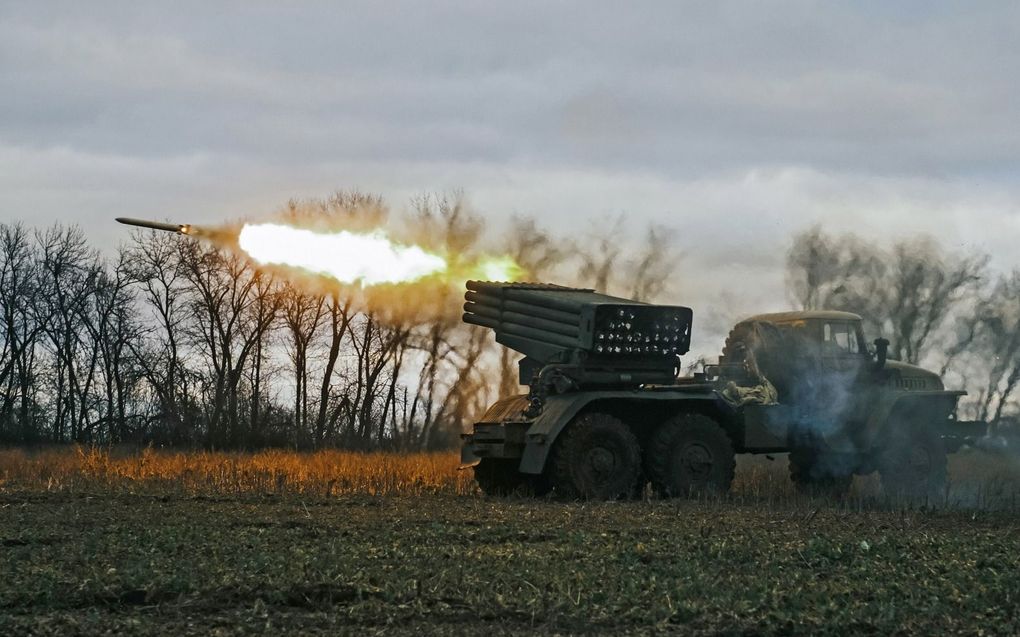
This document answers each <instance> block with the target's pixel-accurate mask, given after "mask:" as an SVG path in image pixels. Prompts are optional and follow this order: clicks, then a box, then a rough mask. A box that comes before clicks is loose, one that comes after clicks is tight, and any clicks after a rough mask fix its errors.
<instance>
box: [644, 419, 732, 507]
mask: <svg viewBox="0 0 1020 637" xmlns="http://www.w3.org/2000/svg"><path fill="white" fill-rule="evenodd" d="M647 467H648V474H649V477H650V478H651V481H652V488H653V489H655V491H656V492H657V493H659V494H661V495H664V496H666V497H675V496H686V495H702V494H722V493H726V492H727V491H729V490H730V484H731V483H732V482H733V472H734V470H735V468H736V458H735V456H734V453H733V443H732V442H731V441H730V437H729V435H728V434H727V433H726V431H725V430H724V429H723V428H722V427H720V426H719V423H717V422H715V421H714V420H712V419H711V418H709V417H708V416H704V415H702V414H681V415H679V416H676V417H675V418H671V419H670V420H667V421H666V422H665V423H663V424H662V425H660V426H659V428H658V429H656V430H655V433H654V434H652V438H651V440H650V441H649V444H648V453H647Z"/></svg>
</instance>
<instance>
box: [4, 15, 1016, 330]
mask: <svg viewBox="0 0 1020 637" xmlns="http://www.w3.org/2000/svg"><path fill="white" fill-rule="evenodd" d="M594 4H595V3H591V2H551V1H548V0H546V1H544V2H534V3H531V2H507V3H485V2H407V3H401V2H363V3H339V2H323V3H313V2H305V3H298V2H295V3H281V2H265V3H261V2H244V3H228V2H196V3H189V2H180V1H177V2H173V3H169V2H168V3H162V5H163V8H157V7H156V6H155V3H136V2H100V1H98V0H92V1H90V2H71V3H66V4H65V3H60V2H46V3H40V2H25V3H18V2H10V1H8V0H0V95H2V98H0V222H8V221H15V220H24V221H27V222H30V223H33V224H47V223H50V222H53V221H55V220H58V219H59V220H65V221H74V222H78V223H80V224H82V225H83V226H85V227H86V229H87V232H88V234H89V235H90V237H91V238H92V239H93V241H94V242H95V243H96V244H97V245H100V246H107V247H108V246H112V245H115V244H116V242H117V241H118V240H120V239H121V238H123V237H124V236H125V229H124V228H123V227H119V226H117V225H115V224H113V222H112V220H113V218H114V217H116V216H119V215H130V216H137V217H153V218H168V217H169V218H174V219H175V220H177V219H179V220H181V221H188V222H203V221H207V220H218V219H223V218H228V217H229V218H238V217H244V216H249V215H256V216H259V215H263V216H264V215H265V214H267V213H270V212H272V211H273V210H275V209H277V208H278V207H279V206H280V205H281V204H282V203H283V202H285V201H286V200H287V199H289V198H291V197H314V196H324V195H327V194H328V193H329V192H331V191H333V190H336V189H338V188H358V189H361V190H367V191H372V192H377V193H380V194H382V195H384V196H386V197H387V198H388V199H389V200H390V201H391V202H392V203H393V204H395V205H396V206H397V207H398V208H399V207H400V206H401V205H403V204H404V203H405V202H406V201H407V199H408V198H409V197H410V196H412V195H413V194H416V193H421V192H425V191H444V190H449V189H454V188H460V189H463V190H464V191H465V192H466V194H467V196H468V198H469V200H470V201H471V203H472V204H473V205H474V207H475V208H476V209H477V210H478V211H479V212H480V213H482V214H484V215H485V216H487V217H488V218H491V219H492V220H493V222H494V223H499V222H500V221H501V220H505V219H506V218H507V217H508V216H509V215H511V214H515V213H519V214H532V215H535V216H537V217H539V218H540V219H541V220H542V222H543V223H545V224H546V225H548V226H551V227H552V228H553V229H554V230H556V231H563V232H568V231H572V230H574V229H578V228H591V227H593V226H594V225H596V224H599V223H605V222H606V221H607V220H608V219H611V218H612V217H614V216H615V215H618V214H621V213H624V214H626V215H628V219H631V220H633V224H634V225H635V227H639V226H643V225H644V224H645V223H647V222H648V221H657V222H662V223H665V224H668V225H670V226H672V227H674V228H676V229H677V235H676V237H677V242H678V244H679V245H680V247H681V249H682V250H683V252H684V253H685V255H686V256H685V258H684V261H683V262H682V264H681V270H682V271H681V272H679V273H678V277H679V278H680V279H681V280H682V285H681V288H680V290H679V292H678V294H679V295H681V296H682V298H678V299H676V300H677V301H678V302H682V303H685V304H689V305H693V306H694V307H695V310H696V312H698V311H701V313H702V316H705V315H706V314H708V313H711V312H723V313H726V312H731V313H732V312H737V313H739V312H745V311H754V310H759V309H773V308H779V307H784V306H785V305H786V297H785V296H784V292H783V279H782V272H781V264H782V260H783V255H784V252H785V250H786V246H787V244H788V241H789V238H790V235H791V234H792V233H794V232H796V231H798V230H801V229H803V228H805V227H807V226H809V225H811V224H812V223H821V224H822V225H823V226H827V227H831V228H833V229H835V230H854V231H856V232H858V233H860V234H863V235H865V236H868V237H873V238H874V239H875V240H876V241H883V240H886V239H885V238H887V237H899V236H905V235H909V234H912V233H916V232H928V233H932V234H935V235H936V236H938V237H939V238H940V239H941V240H942V241H943V243H944V244H946V245H947V246H951V247H953V248H954V249H978V250H983V251H989V252H992V253H994V254H995V261H994V262H995V264H996V266H997V267H1000V268H1009V267H1013V266H1016V265H1020V253H1018V251H1017V249H1016V246H1017V243H1018V238H1020V178H1018V169H1020V117H1018V115H1020V79H1018V78H1020V3H1016V2H1001V3H992V2H988V3H976V2H961V3H952V2H937V1H934V2H929V1H926V2H920V1H917V2H913V1H902V2H884V1H875V2H855V3H845V4H836V3H821V2H770V3H769V2H743V3H725V2H704V3H682V2H675V1H669V2H656V3H626V4H628V5H633V7H635V8H633V9H630V10H627V11H624V10H619V9H617V10H610V9H600V8H596V7H594ZM282 5H288V6H286V7H284V6H282ZM291 5H293V6H291ZM696 316H697V314H696Z"/></svg>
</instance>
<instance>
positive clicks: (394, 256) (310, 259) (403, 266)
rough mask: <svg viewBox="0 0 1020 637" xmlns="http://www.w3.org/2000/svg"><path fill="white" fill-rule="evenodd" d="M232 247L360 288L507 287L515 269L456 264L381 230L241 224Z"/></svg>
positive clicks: (506, 262)
mask: <svg viewBox="0 0 1020 637" xmlns="http://www.w3.org/2000/svg"><path fill="white" fill-rule="evenodd" d="M237 242H238V246H240V248H241V250H243V251H244V252H245V253H246V254H247V255H248V256H249V257H251V258H252V259H254V260H255V261H256V262H258V263H260V264H262V265H274V266H286V267H292V268H299V269H301V270H305V271H308V272H312V273H314V274H320V275H325V276H329V277H331V278H333V279H335V280H337V281H339V282H341V283H347V284H358V285H361V286H362V287H364V286H370V285H378V284H384V283H390V284H399V283H413V282H415V281H419V280H421V279H426V278H440V279H454V278H456V279H458V282H460V281H461V280H467V279H470V278H474V277H484V278H486V279H489V280H499V281H511V280H514V279H516V278H517V277H518V276H520V274H521V272H520V268H519V267H518V266H517V264H516V263H514V261H513V259H511V258H509V257H497V258H483V259H479V260H476V261H474V262H466V263H465V262H462V261H461V260H459V259H457V258H455V257H448V256H444V255H441V254H438V253H436V252H429V251H428V250H425V249H424V248H421V247H419V246H415V245H403V244H400V243H397V242H395V241H392V240H391V239H389V238H388V237H387V236H386V234H385V233H384V232H383V231H382V230H376V231H373V232H368V233H354V232H348V231H346V230H339V231H334V232H317V231H313V230H307V229H304V228H294V227H292V226H287V225H282V224H277V223H260V224H245V225H244V227H243V228H241V233H240V235H239V236H238V240H237Z"/></svg>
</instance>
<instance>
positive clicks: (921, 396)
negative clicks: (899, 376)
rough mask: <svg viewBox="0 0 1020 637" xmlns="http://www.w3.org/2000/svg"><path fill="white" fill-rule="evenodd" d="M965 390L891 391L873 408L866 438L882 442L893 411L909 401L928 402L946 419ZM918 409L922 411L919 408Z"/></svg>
mask: <svg viewBox="0 0 1020 637" xmlns="http://www.w3.org/2000/svg"><path fill="white" fill-rule="evenodd" d="M966 393H967V392H964V391H948V390H942V391H938V390H932V391H905V392H895V393H889V394H888V395H886V396H884V397H882V398H881V399H880V400H879V401H878V403H877V404H876V405H875V407H874V409H872V411H871V414H870V416H869V417H868V419H867V421H866V422H865V424H864V432H863V433H864V437H863V439H864V440H868V441H871V443H872V444H873V445H874V444H876V443H880V441H881V440H882V435H883V434H884V433H885V431H886V429H887V428H888V427H889V425H890V421H891V418H892V415H893V413H895V411H896V410H897V409H899V408H900V407H902V406H905V405H907V404H909V403H926V404H927V405H930V406H932V407H933V408H935V409H937V411H939V412H942V414H941V416H939V417H937V418H936V420H937V419H938V418H940V417H944V418H945V419H948V418H949V415H950V414H951V413H952V412H953V410H954V409H955V408H956V401H957V400H959V398H960V396H964V395H966ZM940 402H941V403H943V404H942V405H940V406H938V407H934V405H935V404H936V403H940ZM917 411H920V409H919V410H917ZM930 424H931V426H932V427H935V426H937V425H938V422H932V423H930Z"/></svg>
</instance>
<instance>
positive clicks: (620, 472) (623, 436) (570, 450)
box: [552, 413, 641, 500]
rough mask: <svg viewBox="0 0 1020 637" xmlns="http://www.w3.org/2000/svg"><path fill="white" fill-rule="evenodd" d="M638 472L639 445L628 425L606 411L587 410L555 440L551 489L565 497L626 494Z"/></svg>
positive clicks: (612, 497) (606, 497) (605, 497)
mask: <svg viewBox="0 0 1020 637" xmlns="http://www.w3.org/2000/svg"><path fill="white" fill-rule="evenodd" d="M640 473H641V446H640V445H639V444H638V441H637V438H636V437H635V436H634V433H633V432H632V431H631V430H630V428H629V427H628V426H627V425H626V424H624V423H623V422H622V421H621V420H620V419H618V418H614V417H613V416H610V415H608V414H600V413H589V414H584V415H582V416H579V417H578V418H577V419H576V420H574V422H572V423H570V426H569V427H567V430H566V431H565V432H564V433H563V436H562V437H561V438H560V439H559V440H558V441H557V445H556V451H555V457H554V458H553V466H552V478H553V488H554V489H555V490H556V493H557V495H559V496H560V497H562V498H567V499H578V498H580V499H584V500H615V499H618V498H624V497H629V496H630V495H631V494H632V493H633V491H634V487H635V485H636V484H637V481H638V476H639V475H640Z"/></svg>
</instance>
